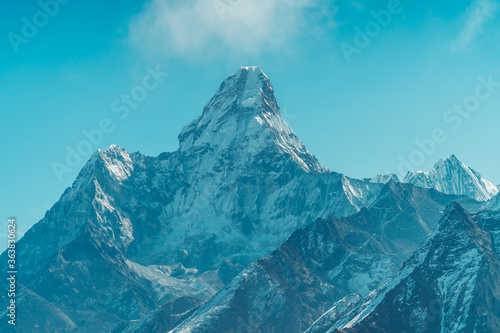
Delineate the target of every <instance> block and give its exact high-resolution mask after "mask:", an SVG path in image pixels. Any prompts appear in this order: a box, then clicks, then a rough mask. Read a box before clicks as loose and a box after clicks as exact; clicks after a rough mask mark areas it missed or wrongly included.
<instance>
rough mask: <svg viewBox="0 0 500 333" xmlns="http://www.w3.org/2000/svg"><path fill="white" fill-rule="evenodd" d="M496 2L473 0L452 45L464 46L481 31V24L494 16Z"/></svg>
mask: <svg viewBox="0 0 500 333" xmlns="http://www.w3.org/2000/svg"><path fill="white" fill-rule="evenodd" d="M497 9H498V2H497V1H495V0H474V1H473V2H472V4H471V5H470V7H469V8H468V9H467V14H466V17H465V23H464V27H463V29H462V31H461V32H460V35H459V36H458V38H457V39H456V40H455V42H454V43H453V47H454V48H455V49H457V48H464V47H466V46H468V45H469V43H470V42H471V41H472V40H473V39H474V38H476V36H477V35H478V34H480V33H481V32H482V27H483V25H484V24H485V23H486V22H488V21H489V20H491V19H493V18H495V12H496V11H497Z"/></svg>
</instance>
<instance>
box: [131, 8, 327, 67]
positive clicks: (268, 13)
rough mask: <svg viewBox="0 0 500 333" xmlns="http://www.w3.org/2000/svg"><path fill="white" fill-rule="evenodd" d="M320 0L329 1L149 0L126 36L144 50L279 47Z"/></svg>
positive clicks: (211, 52)
mask: <svg viewBox="0 0 500 333" xmlns="http://www.w3.org/2000/svg"><path fill="white" fill-rule="evenodd" d="M325 3H329V1H325V0H187V1H182V2H181V1H167V0H151V1H150V2H149V3H148V4H147V5H146V6H145V7H144V9H143V11H142V13H140V14H139V15H138V16H137V17H136V18H135V19H134V20H133V22H132V23H131V25H130V38H131V40H132V41H133V43H134V44H136V45H137V46H138V47H140V48H141V49H143V50H146V51H152V52H162V53H163V54H166V55H167V56H177V57H184V58H185V57H187V58H192V59H200V58H210V57H213V56H222V55H234V54H258V53H261V52H263V51H279V50H280V49H282V48H284V47H286V46H287V45H288V43H290V42H291V41H293V40H294V39H295V38H297V37H299V36H301V35H302V34H303V33H304V31H305V30H307V29H310V25H311V23H312V24H314V22H311V21H314V20H313V19H311V17H314V15H317V13H318V9H320V11H323V9H321V8H324V6H325ZM311 12H313V15H312V16H311V17H310V15H309V14H310V13H311ZM332 13H334V12H330V13H327V14H326V15H330V16H333V15H334V14H332ZM329 19H331V20H333V17H329Z"/></svg>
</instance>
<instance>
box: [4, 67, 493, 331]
mask: <svg viewBox="0 0 500 333" xmlns="http://www.w3.org/2000/svg"><path fill="white" fill-rule="evenodd" d="M178 138H179V149H178V150H177V151H174V152H170V153H162V154H160V155H159V156H157V157H151V156H146V155H143V154H141V153H139V152H136V153H129V152H127V151H125V150H124V149H122V148H120V147H119V146H116V145H113V146H111V147H109V148H108V149H106V150H104V151H102V150H99V151H97V152H96V153H95V154H93V156H92V157H91V158H90V160H89V161H88V162H87V164H86V165H85V166H84V167H83V169H82V170H81V171H80V173H79V175H78V177H77V178H76V180H75V182H74V183H73V184H72V186H71V187H70V188H68V189H67V190H66V191H65V192H64V193H63V194H62V196H61V198H60V199H59V201H58V202H57V203H55V205H54V206H53V207H52V208H51V209H50V210H49V211H48V212H47V213H46V215H45V216H44V218H43V219H42V220H40V221H39V222H38V223H37V224H35V225H34V226H33V227H32V228H31V229H30V230H29V231H28V232H27V233H26V234H25V236H24V237H23V238H22V239H21V240H20V241H19V242H18V244H17V256H18V257H19V258H20V260H19V267H18V271H19V275H18V286H19V293H18V302H19V304H20V305H19V309H18V311H19V315H18V316H19V321H18V325H17V326H16V330H17V331H20V332H170V331H172V332H287V333H288V332H292V333H293V332H305V331H308V332H335V331H338V332H381V331H383V332H402V331H404V330H406V331H408V332H451V331H453V332H469V331H471V330H472V329H474V330H476V331H477V332H491V331H493V332H494V331H500V330H499V329H498V328H499V327H500V326H499V324H498V317H499V316H500V315H499V309H500V307H499V303H498V299H499V298H498V295H499V294H498V288H499V286H498V267H497V266H498V254H499V252H498V250H499V249H500V246H499V245H498V244H497V243H498V232H497V230H498V228H499V227H497V225H498V223H497V221H498V212H497V211H498V209H499V208H500V204H499V202H500V199H498V198H499V196H498V192H499V190H498V186H496V185H494V184H493V183H491V182H489V181H487V180H485V179H483V178H482V177H481V176H480V175H479V174H478V173H477V172H475V171H474V170H472V169H471V168H469V167H467V166H465V165H464V164H463V163H462V162H460V161H459V160H458V159H457V158H456V157H455V156H451V157H449V158H447V159H443V160H440V161H438V162H437V163H436V165H435V167H434V169H433V170H431V171H429V172H416V173H411V172H409V173H408V175H407V176H406V177H405V179H404V180H403V181H401V182H400V181H399V179H398V177H397V176H395V175H379V176H376V177H373V178H370V179H363V180H358V179H354V178H350V177H347V176H345V175H342V174H339V173H336V172H334V171H331V170H329V169H328V168H327V167H325V166H324V165H322V164H321V163H320V162H319V161H318V160H317V159H316V158H315V157H314V155H312V154H311V153H310V152H309V151H308V150H307V149H306V148H305V146H304V144H303V143H302V141H301V140H300V139H299V137H298V136H297V135H296V134H295V133H294V132H293V130H292V129H291V128H290V127H289V126H288V124H286V122H285V121H284V120H283V119H282V118H281V111H280V108H279V106H278V103H277V101H276V98H275V95H274V89H273V87H272V85H271V82H270V80H269V78H268V77H267V76H266V75H265V74H264V73H263V72H262V70H261V69H260V68H259V67H242V68H241V69H240V70H239V71H238V72H236V73H235V74H233V75H231V76H229V77H228V78H226V79H225V80H224V81H223V82H222V84H221V86H220V87H219V89H218V91H217V92H216V93H215V95H214V97H213V98H212V99H211V100H210V101H209V102H208V104H207V105H206V106H205V108H204V110H203V112H202V114H201V115H200V116H199V117H198V118H197V119H195V120H194V121H192V122H191V123H190V124H188V125H187V126H186V127H184V129H182V131H181V133H180V135H179V136H178ZM6 256H7V253H6V252H4V253H3V254H2V260H4V261H5V260H6ZM0 284H2V286H5V284H6V282H5V281H3V280H2V282H0ZM0 297H1V298H2V301H6V295H2V296H0ZM434 301H435V304H437V305H439V307H437V306H436V308H438V309H437V310H436V309H434V308H433V307H432V309H431V310H429V308H430V306H428V304H430V303H432V302H434ZM432 304H434V303H432ZM426 306H427V307H426ZM434 310H435V311H434ZM5 313H6V312H5V311H4V313H3V314H5ZM429 316H434V317H433V318H434V319H433V320H428V317H429ZM409 319H411V320H409ZM392 324H394V326H391V325H392ZM10 329H12V327H9V326H8V325H7V323H6V322H1V323H0V331H2V332H3V331H5V332H8V331H9V330H10Z"/></svg>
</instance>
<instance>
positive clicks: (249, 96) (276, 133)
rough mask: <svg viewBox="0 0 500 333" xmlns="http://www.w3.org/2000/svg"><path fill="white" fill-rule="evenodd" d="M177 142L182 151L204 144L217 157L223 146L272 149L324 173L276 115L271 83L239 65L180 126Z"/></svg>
mask: <svg viewBox="0 0 500 333" xmlns="http://www.w3.org/2000/svg"><path fill="white" fill-rule="evenodd" d="M179 145H180V150H181V151H184V152H188V153H190V152H196V153H199V152H200V150H204V149H207V148H208V149H209V150H210V151H212V152H215V154H216V155H217V156H219V155H224V154H223V152H224V151H226V150H228V149H232V150H234V149H239V150H240V151H242V152H243V151H245V152H247V153H248V154H251V155H256V154H259V153H262V152H264V151H269V149H270V148H277V149H278V150H279V151H280V152H281V153H282V154H287V155H289V156H290V158H291V159H292V160H294V161H295V162H296V163H298V164H299V165H300V167H301V168H302V169H304V170H306V171H308V172H309V171H313V172H326V171H328V169H327V168H326V167H325V166H323V165H321V164H320V163H319V162H318V161H317V159H316V158H315V157H314V156H313V155H312V154H310V153H309V152H308V151H307V149H306V148H305V146H304V144H303V143H302V141H301V140H300V139H299V137H298V136H297V135H296V134H295V133H294V132H293V130H292V129H291V128H290V126H288V124H287V123H286V122H285V121H284V120H283V119H282V118H281V112H280V108H279V106H278V103H277V101H276V97H275V95H274V89H273V86H272V84H271V82H270V80H269V78H268V77H267V76H266V75H265V74H264V73H263V72H262V70H261V69H260V68H259V67H241V69H240V70H238V71H237V72H236V73H235V74H233V75H230V76H229V77H228V78H226V79H225V80H224V81H223V82H222V84H221V86H220V88H219V90H218V91H217V92H216V94H215V95H214V97H213V98H212V99H211V100H210V102H208V104H207V105H206V106H205V109H204V111H203V114H202V115H201V116H200V117H198V118H197V119H195V120H194V121H193V122H191V123H190V124H189V125H187V126H185V127H184V129H183V130H182V132H181V134H180V135H179Z"/></svg>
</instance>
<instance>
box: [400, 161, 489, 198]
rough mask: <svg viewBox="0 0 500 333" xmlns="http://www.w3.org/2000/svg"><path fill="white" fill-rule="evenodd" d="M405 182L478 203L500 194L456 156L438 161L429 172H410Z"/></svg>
mask: <svg viewBox="0 0 500 333" xmlns="http://www.w3.org/2000/svg"><path fill="white" fill-rule="evenodd" d="M403 182H405V183H410V184H414V185H417V186H421V187H427V188H434V189H436V190H438V191H440V192H443V193H447V194H456V195H465V196H468V197H470V198H472V199H475V200H477V201H487V200H489V199H491V198H493V197H494V196H495V195H496V194H497V193H498V192H499V190H498V186H497V185H495V184H493V183H491V182H489V181H487V180H486V179H484V178H482V177H481V175H480V174H478V173H477V172H475V171H474V170H473V169H471V168H469V167H468V166H466V165H465V164H463V163H462V162H460V161H459V160H458V158H456V156H455V155H451V156H450V157H448V158H445V159H441V160H439V161H437V163H436V164H435V165H434V168H433V169H432V170H431V171H429V172H422V171H417V172H414V173H411V172H408V174H407V175H406V177H405V179H404V180H403Z"/></svg>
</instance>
